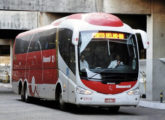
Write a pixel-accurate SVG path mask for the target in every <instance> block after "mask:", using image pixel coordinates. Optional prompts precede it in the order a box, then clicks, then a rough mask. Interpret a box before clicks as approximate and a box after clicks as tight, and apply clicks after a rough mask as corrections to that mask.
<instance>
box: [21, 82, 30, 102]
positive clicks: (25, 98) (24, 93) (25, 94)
mask: <svg viewBox="0 0 165 120" xmlns="http://www.w3.org/2000/svg"><path fill="white" fill-rule="evenodd" d="M21 100H22V101H25V102H29V96H28V91H27V86H26V84H25V85H24V87H23V89H22V93H21Z"/></svg>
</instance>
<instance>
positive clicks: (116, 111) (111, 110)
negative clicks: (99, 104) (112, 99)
mask: <svg viewBox="0 0 165 120" xmlns="http://www.w3.org/2000/svg"><path fill="white" fill-rule="evenodd" d="M119 109H120V106H113V107H109V108H108V110H109V112H110V113H118V111H119Z"/></svg>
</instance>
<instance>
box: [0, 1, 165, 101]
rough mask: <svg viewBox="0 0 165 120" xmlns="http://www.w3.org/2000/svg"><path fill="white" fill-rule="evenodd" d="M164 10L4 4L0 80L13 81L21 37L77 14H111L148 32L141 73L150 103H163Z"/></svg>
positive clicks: (128, 5)
mask: <svg viewBox="0 0 165 120" xmlns="http://www.w3.org/2000/svg"><path fill="white" fill-rule="evenodd" d="M164 8H165V2H164V1H162V0H28V1H27V0H0V18H1V19H0V76H1V74H3V73H5V74H6V72H7V73H8V75H9V77H10V80H11V74H12V73H11V69H12V63H11V61H12V48H13V43H14V38H15V36H16V35H17V34H18V33H20V32H23V31H26V30H29V29H33V28H37V27H40V26H43V25H47V24H50V23H51V22H52V21H54V20H55V19H57V18H60V17H63V16H66V15H69V14H73V13H79V12H107V13H112V14H115V15H117V16H118V17H120V18H121V19H122V20H123V21H124V22H125V23H127V24H129V25H130V26H131V27H132V28H135V29H143V30H146V31H147V33H148V39H149V41H150V47H149V49H148V50H147V51H145V50H143V49H142V46H141V43H139V47H140V58H141V59H142V65H141V66H142V67H141V70H142V71H144V72H145V73H146V75H147V77H146V78H147V81H146V82H147V87H146V95H147V99H148V100H159V94H160V92H161V91H162V90H164V89H165V80H164V75H165V60H164V58H165V49H164V46H165V9H164ZM145 65H146V66H147V67H144V66H145ZM0 79H1V78H0ZM164 92H165V91H164Z"/></svg>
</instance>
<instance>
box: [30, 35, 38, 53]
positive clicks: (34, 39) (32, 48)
mask: <svg viewBox="0 0 165 120" xmlns="http://www.w3.org/2000/svg"><path fill="white" fill-rule="evenodd" d="M33 51H40V43H39V34H38V33H35V34H34V35H33V37H32V40H31V43H30V46H29V52H33Z"/></svg>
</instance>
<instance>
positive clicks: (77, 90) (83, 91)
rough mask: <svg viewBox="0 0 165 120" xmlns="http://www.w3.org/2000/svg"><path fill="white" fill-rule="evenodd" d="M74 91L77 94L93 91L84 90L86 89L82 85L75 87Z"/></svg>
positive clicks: (89, 93)
mask: <svg viewBox="0 0 165 120" xmlns="http://www.w3.org/2000/svg"><path fill="white" fill-rule="evenodd" d="M76 92H77V93H78V94H84V95H91V94H92V93H93V92H92V91H89V90H86V89H84V88H82V87H77V88H76Z"/></svg>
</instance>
